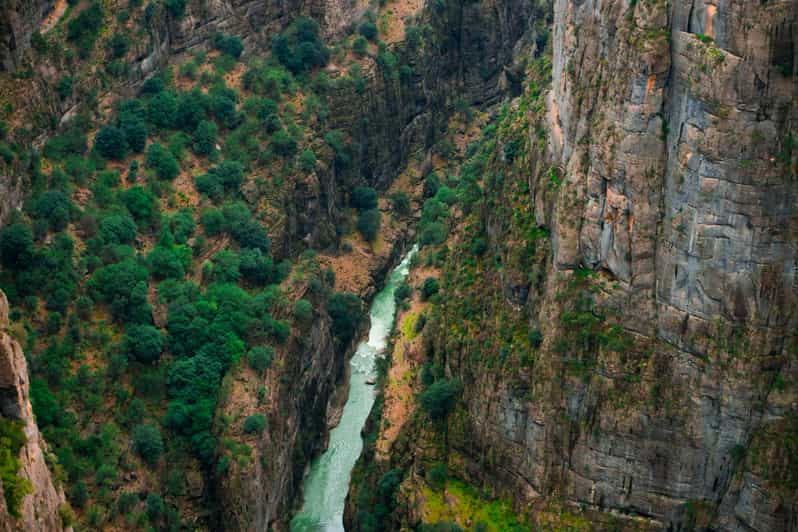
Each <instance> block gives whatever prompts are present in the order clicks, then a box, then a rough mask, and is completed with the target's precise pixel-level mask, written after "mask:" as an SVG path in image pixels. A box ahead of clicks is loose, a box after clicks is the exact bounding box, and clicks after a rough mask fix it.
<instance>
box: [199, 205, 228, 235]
mask: <svg viewBox="0 0 798 532" xmlns="http://www.w3.org/2000/svg"><path fill="white" fill-rule="evenodd" d="M200 223H201V224H202V227H203V228H204V229H205V234H206V235H208V236H216V235H218V234H219V233H221V232H222V231H224V226H225V219H224V214H222V211H220V210H219V209H205V210H204V211H202V213H201V214H200Z"/></svg>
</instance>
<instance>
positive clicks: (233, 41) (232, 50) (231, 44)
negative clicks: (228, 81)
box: [213, 32, 244, 59]
mask: <svg viewBox="0 0 798 532" xmlns="http://www.w3.org/2000/svg"><path fill="white" fill-rule="evenodd" d="M213 47H214V48H216V49H217V50H219V51H220V52H222V53H224V54H227V55H229V56H231V57H234V58H236V59H238V58H239V57H241V53H242V52H243V51H244V44H243V43H242V42H241V38H240V37H238V36H235V35H231V36H229V37H227V36H225V34H224V33H222V32H217V33H216V35H214V36H213Z"/></svg>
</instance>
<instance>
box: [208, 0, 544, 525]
mask: <svg viewBox="0 0 798 532" xmlns="http://www.w3.org/2000/svg"><path fill="white" fill-rule="evenodd" d="M460 8H461V9H462V12H461V11H460V10H457V11H456V12H455V14H456V16H457V17H462V19H463V25H462V26H461V31H460V32H459V33H458V36H457V39H458V40H464V41H466V42H464V43H463V45H462V47H461V48H459V49H458V50H450V51H448V52H446V53H442V52H441V51H440V48H439V47H440V46H441V44H440V41H441V40H446V39H448V38H449V37H448V36H446V35H444V31H448V28H449V25H450V22H451V20H450V17H451V16H452V14H451V13H446V14H438V15H437V16H435V15H432V14H430V13H429V12H427V13H425V15H424V16H425V17H427V18H428V20H430V22H431V25H432V27H433V33H432V35H431V37H432V38H431V39H430V40H429V41H427V43H426V44H425V46H424V47H423V48H421V49H418V50H405V49H401V48H400V49H398V50H397V53H398V54H400V55H401V57H402V60H403V61H407V62H408V63H409V64H411V66H412V67H413V69H414V72H415V75H414V77H413V79H412V80H410V82H400V81H399V80H398V79H392V78H388V77H383V75H382V74H381V73H380V71H379V70H377V71H376V72H375V73H374V74H373V76H372V78H371V82H370V85H369V88H368V89H367V90H366V91H365V93H364V94H362V95H358V94H355V93H353V92H352V91H351V90H349V91H346V90H339V91H338V92H336V93H334V94H333V95H332V96H331V99H332V102H331V104H330V110H331V116H330V122H331V126H332V127H333V128H337V129H341V130H342V131H345V132H346V133H347V134H349V135H350V136H351V137H352V140H353V141H354V142H355V143H356V145H357V156H356V157H355V164H354V169H353V170H352V171H350V172H347V173H346V174H344V175H336V173H335V171H333V170H331V171H330V172H329V173H328V174H326V175H324V176H320V180H321V181H322V187H321V194H320V196H319V197H314V198H313V201H312V202H311V203H310V204H308V203H305V199H306V198H300V197H297V198H296V199H297V209H296V211H297V216H298V218H297V223H296V226H295V228H294V229H293V231H295V234H296V235H298V236H299V237H301V236H302V235H304V234H306V233H307V234H310V235H311V241H314V242H319V240H320V239H323V235H321V234H320V228H319V220H323V219H326V217H327V216H329V211H331V210H332V209H333V208H334V206H335V205H336V204H340V196H341V194H342V191H345V190H348V189H349V188H350V187H352V186H354V185H355V184H357V183H361V182H365V183H368V184H371V185H373V186H375V187H377V188H379V189H384V188H387V187H388V186H389V185H390V184H391V182H392V181H393V179H394V178H395V177H396V176H397V174H398V173H399V172H400V171H401V169H402V168H403V167H404V166H405V165H406V164H407V162H408V160H409V158H410V157H411V156H412V155H416V154H421V155H424V153H425V152H426V150H428V149H429V148H430V147H431V146H432V145H433V144H434V142H435V141H436V140H437V139H438V138H439V135H441V131H442V129H443V128H445V124H446V122H447V120H448V117H449V116H450V114H451V113H452V112H453V109H454V103H455V98H454V96H453V95H454V94H457V95H458V97H462V98H464V99H465V100H466V101H467V102H468V103H469V104H472V105H474V104H475V105H479V104H482V103H485V102H491V101H496V100H498V99H500V98H501V97H502V96H503V95H505V94H507V93H508V86H507V83H506V75H505V73H504V69H505V68H506V67H510V66H512V63H513V53H512V51H513V48H514V47H515V46H516V44H517V42H518V41H519V39H521V38H524V37H528V32H529V29H530V24H531V23H532V22H533V21H534V18H533V17H532V14H533V13H535V12H536V11H538V10H540V9H541V8H539V7H537V6H536V5H535V4H533V3H531V2H529V3H527V2H521V3H515V2H504V1H500V2H495V3H494V2H488V3H484V4H462V5H460ZM513 10H515V11H514V12H515V13H517V14H518V17H499V16H498V13H502V12H508V11H509V12H512V11H513ZM469 35H476V37H469V38H468V39H467V40H466V39H465V37H464V36H469ZM400 46H401V45H400ZM397 141H398V142H397ZM300 203H302V205H301V206H300ZM306 205H311V206H312V208H311V209H310V210H309V209H308V208H307V207H306ZM316 209H318V211H317V210H316ZM325 210H327V211H328V212H327V213H326V214H325V212H324V211H325ZM412 233H413V229H412V227H406V228H404V230H403V231H402V232H401V233H400V234H399V236H398V239H397V240H396V241H394V242H392V243H391V245H392V249H393V251H392V253H391V256H390V258H388V259H387V260H385V261H383V262H382V263H381V265H380V266H379V267H378V268H377V269H376V270H375V271H373V272H372V273H371V277H372V279H374V284H375V285H376V284H377V283H379V282H381V279H382V278H383V277H384V276H385V275H386V274H387V272H388V271H389V269H390V267H391V266H392V265H393V264H394V263H395V261H396V260H397V259H398V257H399V256H400V255H401V251H402V249H404V247H406V244H407V240H408V239H409V237H410V235H411V234H412ZM367 288H368V289H367V291H366V292H364V294H363V295H364V296H369V297H370V296H371V295H373V292H374V290H373V286H371V287H367ZM321 325H322V323H317V324H314V326H313V327H312V328H311V330H310V331H309V334H308V336H307V342H306V344H307V345H304V346H302V345H297V346H295V347H296V349H293V348H292V349H291V355H290V356H291V357H292V359H291V360H290V361H289V362H288V364H289V365H288V366H286V367H285V368H284V369H285V370H286V371H287V374H289V375H292V378H291V379H290V381H289V380H288V379H286V381H285V382H282V383H281V384H280V390H279V391H278V392H277V393H276V397H279V398H280V399H279V400H280V403H279V404H280V412H281V414H282V415H281V416H280V419H278V418H274V420H273V421H274V422H275V426H274V427H272V428H271V429H270V431H269V435H268V436H267V437H266V438H265V439H264V441H263V442H260V443H259V445H262V447H260V451H259V453H260V454H259V456H260V455H263V456H268V457H269V458H268V463H259V461H258V460H253V463H252V464H251V466H249V468H244V469H242V471H240V472H238V473H236V474H234V475H231V476H230V477H229V479H228V480H226V481H224V482H223V484H222V486H221V489H220V495H221V497H222V500H223V501H224V504H223V507H224V512H225V516H226V520H227V521H228V522H229V523H235V525H234V527H233V528H235V529H241V530H263V529H266V528H267V527H268V526H269V525H272V526H275V527H286V526H287V521H288V519H289V518H290V516H291V510H292V505H294V504H295V503H296V502H297V501H296V500H294V497H295V496H297V495H299V486H300V482H301V479H302V475H303V473H304V470H305V466H306V465H307V463H308V461H309V459H310V458H311V457H312V456H313V454H314V453H316V452H319V451H320V450H322V448H321V445H320V444H321V443H322V442H324V441H326V438H324V437H323V436H322V435H323V434H324V432H326V430H328V429H329V427H327V426H326V423H327V421H328V414H329V412H328V401H329V400H330V398H332V397H333V395H334V392H335V390H336V385H338V384H340V380H341V378H342V377H343V371H344V365H345V362H346V354H347V351H346V350H345V349H341V348H340V346H336V345H335V343H334V342H333V341H332V339H331V338H330V337H329V336H328V335H327V334H326V331H327V329H326V327H323V326H321ZM251 400H252V402H254V401H255V399H254V396H253V397H251Z"/></svg>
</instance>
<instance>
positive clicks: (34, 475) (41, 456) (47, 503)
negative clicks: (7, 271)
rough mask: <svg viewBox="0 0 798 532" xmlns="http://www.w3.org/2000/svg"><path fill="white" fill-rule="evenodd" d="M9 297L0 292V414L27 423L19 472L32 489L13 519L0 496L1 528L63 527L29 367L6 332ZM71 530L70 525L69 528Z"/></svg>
mask: <svg viewBox="0 0 798 532" xmlns="http://www.w3.org/2000/svg"><path fill="white" fill-rule="evenodd" d="M7 328H8V300H7V299H6V296H5V294H4V293H3V292H2V291H0V414H1V415H2V416H3V417H6V418H11V419H17V420H20V421H22V422H23V423H24V430H25V436H26V438H27V441H26V443H25V445H24V446H23V447H22V449H21V451H20V456H19V458H20V461H21V463H22V467H21V469H20V471H19V475H20V476H21V477H24V478H26V479H28V480H30V483H31V486H32V488H33V491H32V493H31V494H30V495H28V496H26V497H25V498H24V499H23V501H22V508H21V516H20V518H19V520H16V519H14V518H13V517H12V516H11V515H10V514H9V513H8V510H7V508H6V505H5V499H3V498H2V497H0V503H1V504H0V527H2V529H3V530H31V531H33V530H36V531H42V532H44V531H48V532H49V531H60V530H64V527H63V524H62V520H61V515H60V513H59V510H60V509H61V505H63V504H66V503H65V502H64V494H63V492H62V491H61V490H60V489H58V488H56V487H55V485H54V483H53V477H52V475H51V473H50V470H49V469H48V467H47V463H46V462H45V454H46V453H47V445H46V444H45V442H44V439H43V438H42V436H41V434H40V433H39V428H38V427H37V426H36V420H35V419H34V417H33V409H32V407H31V404H30V398H29V395H28V393H29V387H30V381H29V377H28V367H27V363H26V362H25V355H24V354H23V352H22V348H21V347H20V345H19V343H18V342H17V341H16V340H14V339H13V338H12V337H11V336H10V335H9V334H8V332H7V331H6V329H7ZM68 529H69V530H71V527H70V528H68Z"/></svg>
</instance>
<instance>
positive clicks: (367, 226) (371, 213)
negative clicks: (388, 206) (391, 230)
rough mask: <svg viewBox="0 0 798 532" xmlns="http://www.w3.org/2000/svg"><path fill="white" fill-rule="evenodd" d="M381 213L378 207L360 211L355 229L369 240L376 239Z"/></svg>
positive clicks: (378, 232)
mask: <svg viewBox="0 0 798 532" xmlns="http://www.w3.org/2000/svg"><path fill="white" fill-rule="evenodd" d="M381 217H382V215H381V214H380V211H379V210H378V209H369V210H367V211H362V212H361V213H360V214H359V215H358V218H357V230H358V231H360V234H362V235H363V238H365V239H366V240H368V241H369V242H373V241H374V240H376V238H377V236H378V235H379V234H380V219H381Z"/></svg>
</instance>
